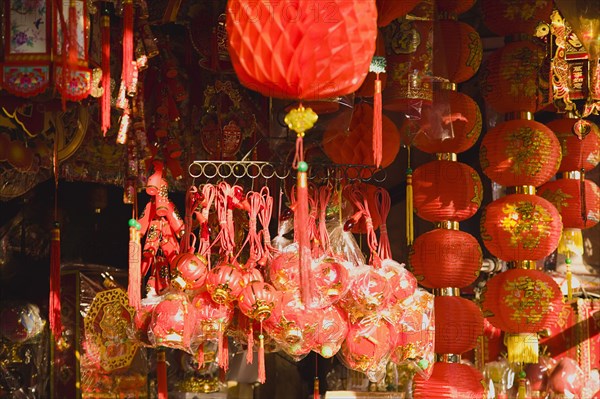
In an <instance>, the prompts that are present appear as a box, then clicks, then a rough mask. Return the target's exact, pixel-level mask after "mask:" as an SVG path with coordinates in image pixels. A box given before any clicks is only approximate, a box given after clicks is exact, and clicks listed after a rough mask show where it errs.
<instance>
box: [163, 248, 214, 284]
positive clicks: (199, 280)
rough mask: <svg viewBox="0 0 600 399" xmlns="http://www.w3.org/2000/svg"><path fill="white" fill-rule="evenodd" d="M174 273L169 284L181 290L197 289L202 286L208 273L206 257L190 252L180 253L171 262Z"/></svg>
mask: <svg viewBox="0 0 600 399" xmlns="http://www.w3.org/2000/svg"><path fill="white" fill-rule="evenodd" d="M171 268H172V269H173V270H175V275H174V276H171V284H172V285H174V286H176V287H177V288H179V289H181V290H198V289H200V288H202V287H203V286H204V282H205V280H206V275H207V273H208V269H207V261H206V258H204V257H203V256H200V255H196V254H192V253H186V252H184V253H181V254H179V255H177V256H176V257H175V258H174V259H173V261H172V262H171Z"/></svg>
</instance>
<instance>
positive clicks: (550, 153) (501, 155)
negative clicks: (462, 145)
mask: <svg viewBox="0 0 600 399" xmlns="http://www.w3.org/2000/svg"><path fill="white" fill-rule="evenodd" d="M560 159H561V151H560V145H559V143H558V139H557V138H556V136H555V135H554V134H553V133H552V130H550V129H548V128H547V127H546V126H544V125H543V124H541V123H539V122H536V121H530V120H526V119H515V120H511V121H507V122H504V123H502V124H500V125H498V126H496V127H495V128H493V129H492V130H490V131H488V132H487V134H486V135H485V137H484V138H483V141H482V142H481V149H480V151H479V160H480V163H481V168H482V169H483V173H485V174H486V175H487V176H488V177H489V178H490V179H491V180H493V181H495V182H496V183H498V184H501V185H503V186H525V185H531V186H536V187H537V186H540V185H542V184H544V183H545V182H547V181H548V180H550V178H551V177H552V176H554V175H555V174H556V171H557V170H558V166H559V165H560Z"/></svg>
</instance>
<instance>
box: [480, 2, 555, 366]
mask: <svg viewBox="0 0 600 399" xmlns="http://www.w3.org/2000/svg"><path fill="white" fill-rule="evenodd" d="M527 4H528V7H524V6H523V4H519V5H518V6H517V5H516V4H514V2H511V1H506V0H502V1H495V0H484V1H483V3H482V9H483V11H484V21H485V22H486V24H488V26H489V27H490V29H492V30H493V31H494V32H496V33H498V34H501V35H505V36H511V38H512V39H514V40H516V41H512V42H510V43H508V44H507V45H506V46H505V47H503V48H500V49H498V50H496V51H495V52H494V53H493V54H492V55H491V56H490V57H489V59H488V60H487V62H486V65H485V66H484V71H483V75H482V81H481V89H482V95H483V97H484V99H485V100H486V102H487V104H488V105H489V106H490V107H491V108H493V109H494V110H495V111H496V112H498V113H501V114H505V116H506V119H507V121H506V122H503V123H499V124H498V125H497V126H495V127H493V128H492V129H491V130H489V131H488V133H487V134H486V136H485V137H484V139H483V141H482V144H481V148H480V162H481V167H482V170H483V172H484V173H485V174H486V175H487V176H488V177H489V178H490V179H491V180H492V181H494V182H495V183H497V184H499V185H502V186H505V187H512V188H514V193H513V194H509V195H506V196H504V197H501V198H499V199H496V200H495V201H493V202H492V203H490V204H489V205H488V206H487V207H486V209H485V210H484V213H483V215H482V218H481V226H480V227H481V237H482V239H483V241H484V244H485V246H486V248H487V249H488V250H489V251H490V253H491V254H492V255H493V256H495V257H497V258H499V259H502V260H504V261H507V262H510V264H511V266H512V268H511V269H509V270H508V271H505V272H503V273H500V274H499V275H497V276H495V277H493V278H492V279H490V280H489V281H488V282H487V287H486V290H485V292H484V294H483V298H482V309H483V311H484V314H485V315H486V316H487V317H488V320H489V321H490V323H491V324H492V325H494V326H495V327H497V328H500V329H502V330H503V331H504V332H505V333H506V335H505V343H506V345H507V348H508V361H509V362H511V363H512V362H517V363H537V361H538V337H537V333H538V332H539V331H541V330H543V329H545V328H547V327H549V326H551V325H553V323H555V322H556V319H557V317H558V312H559V311H560V308H561V306H562V295H561V292H560V289H559V287H558V285H557V284H556V283H555V282H554V280H553V279H552V278H551V277H549V276H548V275H546V274H544V273H543V272H541V271H538V270H535V269H536V261H538V260H541V259H544V258H545V257H546V256H548V255H550V254H551V253H552V252H553V251H554V250H555V249H556V247H557V246H558V241H559V238H560V232H561V229H562V222H561V217H560V214H559V213H558V211H557V210H556V208H555V207H554V206H553V205H552V204H551V203H550V202H549V201H547V200H545V199H543V198H541V197H539V196H537V195H535V190H536V187H539V186H541V185H542V184H544V183H546V182H547V181H548V180H550V179H551V178H552V177H553V176H554V174H555V173H556V172H557V170H558V167H559V164H560V158H561V149H560V145H559V142H558V140H557V139H556V136H555V135H554V133H553V132H552V131H551V130H550V129H549V128H547V127H546V126H544V125H543V124H541V123H538V122H536V121H534V120H533V117H532V116H533V113H534V112H536V111H537V110H538V109H539V107H540V97H539V95H538V88H537V75H538V71H539V69H540V67H541V62H542V60H543V50H542V48H541V47H539V46H538V45H537V44H536V43H533V42H532V41H530V40H527V38H528V37H529V38H530V37H531V34H532V33H533V31H534V28H535V25H536V24H537V22H538V21H539V20H540V19H543V16H546V15H549V14H550V11H551V7H552V4H551V2H550V1H548V2H539V1H528V2H527ZM525 10H528V12H525ZM540 13H541V14H540Z"/></svg>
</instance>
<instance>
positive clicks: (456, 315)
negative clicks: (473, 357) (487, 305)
mask: <svg viewBox="0 0 600 399" xmlns="http://www.w3.org/2000/svg"><path fill="white" fill-rule="evenodd" d="M434 303H435V305H434V306H435V352H436V353H453V354H461V353H464V352H467V351H469V350H471V349H473V348H475V346H476V345H477V337H479V336H480V335H481V334H483V315H482V314H481V310H479V307H478V306H477V305H475V304H474V303H473V302H471V301H469V300H468V299H465V298H461V297H457V296H436V297H435V299H434Z"/></svg>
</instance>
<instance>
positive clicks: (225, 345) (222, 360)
mask: <svg viewBox="0 0 600 399" xmlns="http://www.w3.org/2000/svg"><path fill="white" fill-rule="evenodd" d="M219 367H220V368H222V369H223V370H224V371H227V370H228V369H229V342H228V340H227V337H226V336H225V334H224V333H223V331H221V332H219Z"/></svg>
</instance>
